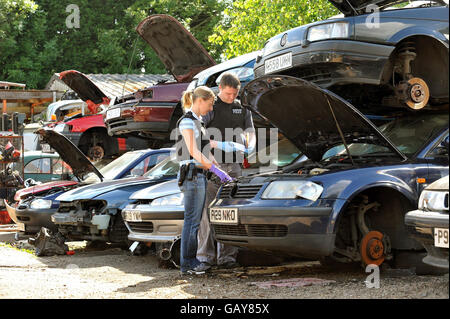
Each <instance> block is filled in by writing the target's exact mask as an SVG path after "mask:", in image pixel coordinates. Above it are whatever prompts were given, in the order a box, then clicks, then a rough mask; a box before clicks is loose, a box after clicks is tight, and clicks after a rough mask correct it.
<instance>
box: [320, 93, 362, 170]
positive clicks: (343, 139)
mask: <svg viewBox="0 0 450 319" xmlns="http://www.w3.org/2000/svg"><path fill="white" fill-rule="evenodd" d="M324 96H325V98H326V99H327V102H328V106H329V107H330V111H331V114H332V115H333V119H334V122H335V123H336V127H337V129H338V131H339V135H340V136H341V139H342V142H343V143H344V146H345V151H346V152H347V155H348V157H350V160H351V161H352V165H353V166H355V162H354V161H353V157H352V154H350V151H349V149H348V145H347V142H346V141H345V137H344V134H343V133H342V130H341V126H340V125H339V122H338V120H337V119H336V115H335V114H334V111H333V108H332V107H331V103H330V100H329V99H328V96H326V95H325V94H324Z"/></svg>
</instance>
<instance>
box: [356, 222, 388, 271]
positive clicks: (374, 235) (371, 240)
mask: <svg viewBox="0 0 450 319" xmlns="http://www.w3.org/2000/svg"><path fill="white" fill-rule="evenodd" d="M360 253H361V259H362V260H363V262H364V263H365V264H366V265H370V264H375V265H377V266H379V265H381V264H382V263H383V261H384V258H385V247H384V243H383V234H382V233H380V232H378V231H370V232H369V233H367V234H366V235H365V236H364V238H363V239H362V241H361V247H360Z"/></svg>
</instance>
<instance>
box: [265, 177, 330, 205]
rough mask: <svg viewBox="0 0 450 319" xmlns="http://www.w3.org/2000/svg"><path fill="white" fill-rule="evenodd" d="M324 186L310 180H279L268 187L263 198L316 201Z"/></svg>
mask: <svg viewBox="0 0 450 319" xmlns="http://www.w3.org/2000/svg"><path fill="white" fill-rule="evenodd" d="M322 191H323V187H322V186H320V185H317V184H316V183H313V182H310V181H278V182H272V183H270V185H269V186H268V187H267V188H266V190H265V191H264V193H263V194H262V196H261V198H263V199H296V198H305V199H309V200H312V201H316V200H317V199H318V198H319V197H320V194H322Z"/></svg>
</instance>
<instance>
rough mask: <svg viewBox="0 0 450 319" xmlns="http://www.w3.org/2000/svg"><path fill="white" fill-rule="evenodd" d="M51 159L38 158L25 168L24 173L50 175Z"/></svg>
mask: <svg viewBox="0 0 450 319" xmlns="http://www.w3.org/2000/svg"><path fill="white" fill-rule="evenodd" d="M50 172H51V170H50V158H38V159H35V160H33V161H31V162H30V163H28V164H27V165H26V166H25V168H24V173H31V174H50Z"/></svg>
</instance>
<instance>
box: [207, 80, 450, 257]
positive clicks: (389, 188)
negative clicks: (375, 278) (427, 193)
mask: <svg viewBox="0 0 450 319" xmlns="http://www.w3.org/2000/svg"><path fill="white" fill-rule="evenodd" d="M243 105H244V107H247V108H249V109H251V110H252V111H253V112H257V113H259V114H260V115H261V116H262V117H264V118H265V119H267V120H268V121H270V122H271V123H272V124H273V125H274V126H275V127H277V128H278V129H279V130H280V132H282V133H283V135H284V136H286V137H287V138H288V139H289V140H290V141H291V142H292V143H293V144H295V145H296V146H297V147H298V148H299V149H300V150H301V151H302V153H303V154H304V155H306V156H307V157H308V160H307V161H304V162H301V163H298V164H293V165H288V166H285V167H283V168H280V169H278V170H276V171H273V172H270V173H262V174H256V175H252V176H248V177H241V178H238V179H237V180H235V181H233V182H230V183H228V184H226V185H224V186H222V187H221V189H220V190H219V191H218V193H217V197H216V199H215V200H214V201H213V202H212V203H211V205H210V207H209V217H210V223H211V227H212V228H213V229H214V234H215V238H216V240H217V241H219V242H222V243H225V244H231V245H235V246H241V247H248V248H251V249H254V250H261V251H268V252H271V253H273V254H280V255H281V254H284V255H288V256H298V257H304V258H312V259H321V260H322V261H323V262H325V263H326V262H327V261H330V260H332V261H337V262H360V263H362V264H365V265H368V264H376V265H381V264H382V263H383V262H384V261H385V260H386V261H389V260H395V257H396V254H397V253H398V252H400V251H416V250H421V249H423V247H422V246H421V245H420V244H419V243H418V242H417V241H415V240H414V239H412V238H410V237H409V236H408V232H407V230H406V226H405V225H404V216H405V214H406V213H407V212H408V211H409V210H411V208H413V207H416V205H417V201H418V199H419V194H420V192H421V191H422V189H423V188H424V187H425V186H426V184H428V183H431V182H433V181H435V180H437V179H439V178H441V177H443V176H445V175H448V165H449V162H448V152H447V153H446V154H445V153H443V152H442V150H441V149H440V148H438V147H437V146H438V145H439V144H440V143H441V141H443V140H444V139H445V138H447V137H448V134H449V129H448V121H449V119H448V114H447V113H446V112H438V113H436V112H425V111H424V112H421V113H416V114H409V116H407V115H405V116H403V117H399V118H396V119H395V120H393V121H391V122H388V123H386V124H384V125H382V126H381V127H379V128H377V127H375V126H374V124H373V123H372V122H370V121H369V120H367V118H365V117H364V115H363V114H362V113H361V112H359V111H358V110H357V109H356V108H355V107H354V106H352V105H351V104H350V103H349V102H347V101H346V100H344V99H342V98H341V97H339V96H337V95H336V94H334V93H332V92H330V91H328V90H325V89H321V88H320V87H318V86H317V85H315V84H313V83H310V82H307V81H304V80H302V79H298V78H294V77H290V76H281V75H273V76H263V77H260V78H258V79H256V80H254V81H252V82H250V83H249V84H248V85H247V86H246V87H245V89H244V93H243ZM311 105H314V107H311ZM281 106H282V107H281ZM406 113H409V112H406ZM336 148H339V149H340V151H339V152H338V153H337V154H334V155H328V154H330V153H328V152H330V151H332V150H335V149H336ZM327 153H328V154H327Z"/></svg>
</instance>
